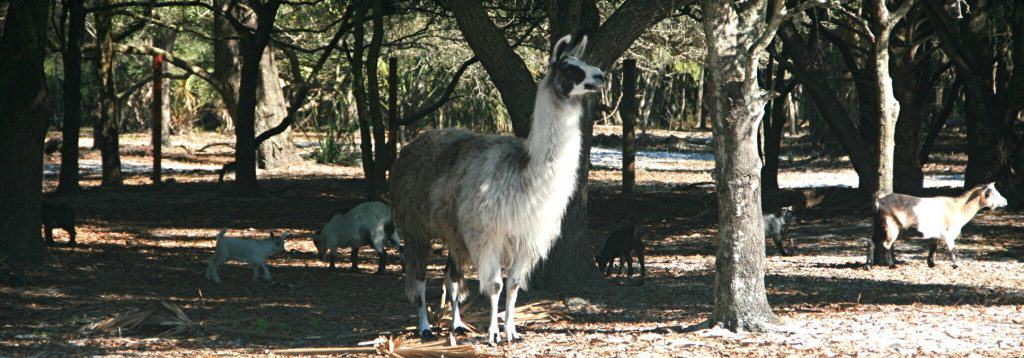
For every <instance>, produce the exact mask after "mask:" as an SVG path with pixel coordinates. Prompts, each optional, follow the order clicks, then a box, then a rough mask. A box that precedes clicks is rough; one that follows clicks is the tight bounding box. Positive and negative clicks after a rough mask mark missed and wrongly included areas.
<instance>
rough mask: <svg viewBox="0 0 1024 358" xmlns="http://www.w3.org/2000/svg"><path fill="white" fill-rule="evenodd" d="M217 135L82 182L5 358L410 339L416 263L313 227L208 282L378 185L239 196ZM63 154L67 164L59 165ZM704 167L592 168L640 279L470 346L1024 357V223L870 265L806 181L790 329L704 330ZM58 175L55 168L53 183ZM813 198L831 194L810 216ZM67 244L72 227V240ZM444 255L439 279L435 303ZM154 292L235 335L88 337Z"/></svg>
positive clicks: (784, 278) (594, 291)
mask: <svg viewBox="0 0 1024 358" xmlns="http://www.w3.org/2000/svg"><path fill="white" fill-rule="evenodd" d="M674 135H677V136H682V137H686V136H691V137H694V136H704V137H706V134H693V133H681V132H680V133H674ZM83 137H87V135H83ZM215 142H231V139H230V138H228V137H224V136H220V135H215V134H191V135H181V136H175V137H174V138H173V141H172V145H173V147H172V148H171V149H167V150H165V151H164V153H165V155H167V157H168V161H169V162H170V167H171V168H177V169H174V170H173V173H170V174H167V175H166V176H165V177H167V178H173V181H174V182H173V183H170V184H167V185H165V186H163V187H161V188H156V189H154V188H152V187H151V186H149V183H150V181H149V179H148V177H147V174H145V173H144V172H143V171H144V170H142V171H137V172H136V173H129V174H126V182H125V185H124V186H123V187H119V188H101V187H99V186H98V185H99V178H98V175H96V174H94V173H93V174H88V175H86V176H85V179H84V180H83V185H84V187H85V191H84V192H83V193H82V194H80V195H77V196H74V197H71V198H69V199H67V201H68V202H69V203H70V204H71V205H72V206H73V207H74V208H75V209H76V210H77V215H78V220H79V222H78V224H79V226H78V243H79V245H78V246H76V247H67V246H65V245H58V246H55V247H52V248H50V249H49V250H50V255H49V258H48V260H47V261H46V262H45V263H44V265H43V267H42V268H40V269H35V270H32V271H29V272H28V273H27V274H26V280H27V281H28V282H27V283H23V284H16V285H11V284H0V356H66V355H76V356H86V355H88V356H94V355H95V356H223V355H228V356H234V355H253V356H265V355H270V351H271V350H274V349H281V348H294V347H324V346H348V345H354V344H356V343H358V342H361V341H366V340H370V339H373V338H375V337H376V336H377V333H378V332H391V333H393V334H398V335H404V336H407V337H409V338H410V339H411V337H412V333H411V332H409V331H404V330H403V328H404V327H406V326H409V325H412V324H414V323H415V319H414V315H415V310H414V308H413V307H412V306H410V304H409V303H407V302H406V301H405V298H404V295H403V293H402V289H401V287H402V286H401V284H400V281H401V274H400V272H399V271H400V265H399V264H391V265H389V267H388V273H387V274H385V275H377V274H374V271H375V269H376V266H377V259H376V255H374V254H372V250H370V249H368V248H366V249H364V250H362V252H361V258H362V261H361V263H360V272H358V273H350V272H348V271H346V270H336V271H330V270H328V269H327V267H326V264H324V263H322V262H320V261H317V260H316V259H315V257H314V256H315V255H314V253H315V249H314V247H313V245H312V243H311V242H310V241H309V240H308V239H306V238H297V239H293V240H290V241H289V242H288V243H287V244H286V250H287V251H286V252H285V253H283V254H281V255H280V256H278V257H276V258H274V259H272V260H271V262H270V264H271V269H270V270H271V273H272V274H273V277H274V282H273V283H271V284H267V283H258V284H253V283H252V282H251V281H250V270H249V267H248V266H247V265H244V264H237V263H230V264H227V265H225V266H223V267H222V268H221V273H220V276H221V278H222V279H223V280H224V283H223V284H221V285H216V284H213V283H211V282H209V281H207V280H206V279H204V278H203V275H202V270H203V268H204V267H205V260H206V259H207V258H208V257H209V256H210V255H211V254H212V252H213V246H214V236H215V234H216V232H217V231H218V229H219V228H222V227H226V228H229V229H230V232H229V235H232V236H246V237H254V238H264V237H266V236H267V235H268V234H267V233H268V232H269V231H275V232H277V233H281V232H284V231H288V232H290V233H291V234H293V236H295V235H297V236H302V235H308V234H310V233H311V232H313V230H315V229H317V228H318V227H319V226H320V225H321V224H322V223H323V222H324V221H326V220H327V219H328V218H329V217H330V216H331V214H332V213H334V212H336V211H339V210H344V209H347V208H350V207H352V206H354V205H355V204H357V203H358V202H359V201H360V199H361V195H362V191H363V188H364V185H363V183H362V182H361V181H360V179H359V178H360V177H361V171H360V169H359V168H358V167H341V166H329V165H320V164H315V163H313V162H312V161H309V160H307V161H306V162H304V163H301V164H297V165H294V166H292V167H289V168H284V169H277V170H271V171H260V172H259V177H260V179H261V184H262V185H263V187H264V188H265V189H266V192H267V194H268V195H267V196H266V197H264V198H235V197H231V196H228V195H226V194H227V185H225V187H219V186H218V185H217V176H216V174H215V173H214V172H213V170H212V168H215V167H217V166H219V165H220V164H223V163H225V162H227V161H229V160H230V153H231V151H232V150H231V149H230V148H227V147H223V146H221V147H213V148H209V149H207V150H205V151H202V152H199V151H198V149H199V148H201V147H203V146H204V145H206V144H209V143H215ZM122 143H123V145H124V149H123V154H124V158H123V160H125V162H126V163H127V166H128V167H130V166H133V165H134V166H136V168H137V169H138V168H143V169H144V168H145V165H146V163H148V161H149V159H148V157H146V156H145V155H146V153H147V145H146V137H145V136H144V135H134V134H131V135H125V136H124V137H123V139H122ZM81 144H82V146H83V157H82V159H83V160H89V159H92V160H95V159H98V156H99V154H98V152H96V151H92V150H89V149H88V147H89V143H87V141H84V140H83V142H82V143H81ZM705 150H710V148H706V149H705ZM940 157H941V158H944V159H942V160H938V161H937V162H938V163H937V164H929V166H928V167H927V171H928V173H929V174H935V175H941V174H948V173H951V172H956V171H957V170H962V165H963V164H962V159H963V158H962V156H956V155H948V156H944V157H943V156H940ZM58 161H59V155H55V156H54V157H50V158H47V162H48V163H50V164H53V165H56V164H57V162H58ZM783 164H784V169H783V172H782V174H781V175H782V176H783V177H800V176H804V175H806V174H807V173H809V172H815V173H822V172H824V173H828V172H834V171H842V170H845V169H844V168H842V166H841V165H835V164H834V163H823V162H820V161H801V160H799V158H798V160H797V161H796V162H795V163H792V164H787V163H786V162H784V163H783ZM694 166H695V168H694V169H690V170H676V171H641V172H640V173H639V174H638V180H639V183H638V189H637V190H638V192H637V193H636V194H635V195H633V196H630V197H624V196H622V195H621V194H619V192H618V190H617V188H618V185H619V182H618V180H619V178H620V176H619V173H617V172H616V171H614V170H607V169H600V170H595V171H594V172H592V174H591V183H592V184H591V188H590V194H589V200H590V201H589V202H590V207H589V215H590V233H591V237H592V238H593V243H594V247H595V250H596V249H597V248H599V247H600V245H602V244H603V241H604V237H605V236H606V235H607V233H608V232H609V231H611V230H612V229H613V228H614V227H615V226H616V225H617V224H618V223H619V222H620V220H621V219H622V218H623V217H625V216H634V217H638V218H641V220H642V222H643V223H644V225H645V227H647V229H648V230H650V231H651V232H652V233H653V234H654V235H653V236H652V239H651V240H650V241H649V242H648V243H647V244H648V252H647V271H648V277H647V279H646V280H645V281H644V283H643V285H635V286H631V285H622V284H621V283H622V282H630V283H633V282H636V281H628V280H627V281H623V280H622V279H621V278H613V279H610V280H601V281H600V282H598V283H597V284H595V285H592V286H587V287H582V288H577V289H573V290H564V291H559V290H545V289H537V290H531V291H529V292H526V293H523V294H521V295H520V304H521V305H522V304H529V303H534V302H544V303H546V304H547V306H546V309H547V310H548V311H550V312H551V313H557V314H558V315H559V316H560V317H564V318H563V319H561V320H559V321H557V322H553V323H532V324H531V323H526V324H523V325H522V326H521V328H520V331H521V332H523V336H524V338H525V341H524V342H521V343H515V344H511V345H501V346H499V347H494V348H491V347H486V346H484V337H483V335H482V334H472V335H470V336H468V337H465V338H462V339H460V342H461V343H463V344H477V345H481V346H483V347H484V348H485V349H488V350H491V351H494V352H499V353H502V354H505V355H507V356H514V357H522V356H581V357H582V356H623V357H625V356H630V357H632V356H794V355H795V356H886V357H888V356H1006V357H1019V356H1024V241H1022V240H1021V235H1020V233H1021V226H1022V225H1024V224H1022V223H1024V220H1022V219H1024V215H1022V214H1021V213H1020V212H1009V211H995V212H987V213H983V214H981V215H980V216H979V217H978V218H976V219H975V220H974V221H973V222H972V223H971V224H969V225H967V226H966V227H965V228H964V230H963V235H962V237H961V239H960V240H959V241H958V249H959V252H958V253H959V255H960V257H961V267H960V268H959V269H953V268H951V267H950V264H949V261H948V256H947V255H946V254H945V253H944V252H943V253H940V255H939V259H938V266H937V267H936V268H932V269H929V268H928V267H927V265H926V264H925V261H924V256H925V254H926V250H925V247H924V244H923V243H922V242H920V241H914V240H910V241H901V242H899V243H898V244H897V245H898V246H899V255H900V259H901V260H905V262H904V263H903V264H902V265H900V266H899V267H898V268H896V269H888V268H873V269H865V268H863V267H862V265H861V262H863V260H864V250H865V245H866V242H867V238H868V236H869V234H870V221H869V220H868V217H869V216H868V211H867V207H866V206H863V205H857V204H856V203H859V202H860V201H858V200H855V198H857V194H856V193H854V192H853V191H851V190H849V189H837V188H830V189H820V188H819V189H813V190H810V191H807V190H803V189H792V190H786V191H784V192H782V193H781V194H779V195H775V196H772V197H769V198H768V200H766V207H778V206H781V205H787V204H795V205H796V206H797V208H798V210H797V222H796V223H795V224H794V225H792V226H791V227H788V228H787V232H786V235H787V237H792V238H794V239H795V243H796V248H795V255H793V256H788V257H783V256H779V255H778V254H777V252H776V251H775V248H774V247H773V246H768V247H767V248H766V250H767V253H768V260H767V277H766V282H767V285H768V295H769V297H768V299H769V302H770V303H771V306H772V308H773V309H774V311H775V313H776V314H777V315H778V317H779V319H780V324H779V326H778V328H777V329H776V330H775V331H772V332H769V333H749V332H747V333H742V332H741V333H733V332H729V331H726V330H722V329H717V328H710V329H709V328H707V327H704V326H702V324H701V323H702V322H703V321H704V320H706V319H707V317H708V314H709V313H710V311H711V307H712V302H711V300H710V299H711V292H712V282H713V279H714V272H713V267H714V265H713V264H714V238H715V233H716V231H715V225H714V221H715V214H714V210H715V204H714V193H713V188H710V187H709V186H707V185H697V184H699V183H702V182H708V181H710V169H711V168H710V167H707V166H706V165H696V164H695V165H694ZM165 167H168V166H167V165H166V164H165ZM189 168H192V169H189ZM809 168H810V169H809ZM193 169H194V170H193ZM230 178H232V176H230V175H229V179H230ZM55 186H56V178H55V177H54V176H52V175H48V176H47V178H46V182H45V189H46V190H47V191H52V190H54V189H55ZM935 192H936V193H939V192H955V190H952V191H950V190H946V191H942V190H936V191H935ZM807 197H811V198H812V199H813V200H811V201H820V202H817V203H815V205H813V206H811V207H807V205H806V204H807V202H808V200H807ZM65 240H66V236H65V234H64V233H63V232H62V231H59V233H58V234H57V241H58V242H60V243H63V242H65ZM769 245H770V243H769ZM348 264H349V259H348V255H347V253H346V254H343V255H341V257H340V265H341V267H342V268H345V267H347V266H348ZM441 264H442V263H441V262H440V261H439V260H438V261H437V262H435V265H434V266H432V267H431V268H432V269H431V271H430V275H431V276H430V282H429V283H428V285H429V286H428V287H429V290H430V291H432V292H431V295H432V296H434V298H433V299H432V301H431V302H434V303H436V302H437V296H438V295H439V294H440V292H439V291H440V286H441V281H440V277H441V267H442V265H441ZM158 301H167V302H171V303H174V304H176V305H178V306H180V307H182V309H183V310H184V311H185V312H186V313H187V314H188V316H189V317H190V318H191V319H192V320H194V321H196V322H199V323H200V324H203V325H207V326H210V327H221V328H223V329H221V330H213V329H211V330H203V331H200V332H195V333H193V334H189V335H187V336H183V337H170V338H154V337H153V335H152V334H149V333H145V332H112V333H108V334H103V335H85V334H82V333H80V332H79V329H80V328H81V327H82V326H83V325H85V324H87V323H90V322H95V321H97V320H100V319H103V318H106V317H110V316H112V315H114V314H116V313H119V312H125V311H128V310H130V309H132V308H137V307H142V306H145V305H146V304H148V303H152V302H158ZM477 306H482V305H477ZM232 332H233V333H232ZM443 335H444V336H447V332H445V333H443Z"/></svg>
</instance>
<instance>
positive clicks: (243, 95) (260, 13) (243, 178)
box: [228, 1, 281, 195]
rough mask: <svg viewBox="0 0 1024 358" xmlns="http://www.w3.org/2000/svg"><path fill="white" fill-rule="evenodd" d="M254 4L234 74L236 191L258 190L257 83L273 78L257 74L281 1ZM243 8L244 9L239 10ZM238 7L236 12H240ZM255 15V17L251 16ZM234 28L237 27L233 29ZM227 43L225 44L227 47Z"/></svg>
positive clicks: (243, 35)
mask: <svg viewBox="0 0 1024 358" xmlns="http://www.w3.org/2000/svg"><path fill="white" fill-rule="evenodd" d="M251 5H253V6H254V8H253V9H252V11H251V12H250V14H251V15H250V16H248V19H249V20H247V21H251V22H254V23H255V24H256V26H255V29H256V31H255V33H254V34H243V33H241V32H240V31H236V33H239V34H240V35H241V36H242V40H241V42H240V46H239V47H236V49H237V48H241V57H240V59H241V71H240V72H239V75H238V97H237V99H238V102H237V103H238V107H237V109H236V110H235V113H236V116H235V117H234V120H235V142H236V144H235V164H236V166H235V186H234V191H235V194H237V195H254V194H257V193H259V192H260V187H259V183H258V182H257V180H256V162H257V161H256V117H257V113H258V105H259V102H261V101H260V100H261V98H259V93H260V87H261V86H260V84H261V82H263V81H274V82H275V83H276V81H277V78H273V79H269V78H267V79H264V78H261V73H262V72H263V71H262V70H263V68H262V67H261V63H263V61H262V60H263V58H264V57H265V56H266V51H267V50H268V49H269V48H268V47H267V44H268V43H269V42H270V33H271V32H272V31H273V29H274V21H275V20H276V18H277V10H278V8H279V7H280V5H281V3H280V2H278V1H268V2H266V3H257V2H253V3H251ZM242 11H244V10H242ZM242 11H240V12H242ZM253 17H255V18H253ZM234 30H237V29H234ZM230 47H231V46H228V48H229V49H230Z"/></svg>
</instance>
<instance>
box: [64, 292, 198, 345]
mask: <svg viewBox="0 0 1024 358" xmlns="http://www.w3.org/2000/svg"><path fill="white" fill-rule="evenodd" d="M198 327H199V326H198V325H197V324H196V323H195V322H193V321H192V320H191V319H189V318H188V315H186V314H185V312H184V311H182V310H181V307H178V305H175V304H173V303H170V302H166V301H160V302H157V303H152V304H149V305H148V306H146V307H143V308H141V309H133V310H131V311H128V312H126V313H121V314H116V315H114V316H113V317H110V318H107V319H104V320H102V321H99V322H95V323H90V324H86V325H85V326H83V327H82V328H81V329H79V332H81V333H83V334H101V333H106V332H111V331H114V330H118V331H120V330H142V329H151V328H159V329H162V331H161V332H160V333H159V334H157V335H156V337H166V336H175V335H180V334H183V333H186V332H191V331H194V330H196V329H197V328H198Z"/></svg>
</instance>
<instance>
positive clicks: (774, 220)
mask: <svg viewBox="0 0 1024 358" xmlns="http://www.w3.org/2000/svg"><path fill="white" fill-rule="evenodd" d="M791 222H793V207H792V206H787V207H783V208H782V209H780V210H779V213H778V214H775V213H772V214H768V215H765V216H764V236H766V237H771V238H772V241H774V242H775V247H777V248H778V249H779V254H781V255H782V256H789V255H790V253H789V252H786V248H785V247H783V246H782V228H783V227H784V226H786V224H789V223H791ZM789 248H790V249H793V238H792V237H790V238H789Z"/></svg>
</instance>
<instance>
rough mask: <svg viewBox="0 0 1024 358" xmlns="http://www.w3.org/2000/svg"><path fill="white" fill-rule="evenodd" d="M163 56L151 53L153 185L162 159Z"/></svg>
mask: <svg viewBox="0 0 1024 358" xmlns="http://www.w3.org/2000/svg"><path fill="white" fill-rule="evenodd" d="M163 77H164V56H163V55H153V101H152V103H151V105H150V106H151V107H150V110H151V115H150V126H151V129H152V131H153V132H152V136H151V139H150V141H151V145H150V147H151V148H152V152H153V173H152V174H151V176H150V178H151V179H152V181H153V185H157V186H158V185H160V181H161V178H160V175H161V174H162V173H161V171H162V169H161V167H162V164H163V163H162V160H163V140H164V137H163V130H164V114H163V112H164V91H163V86H164V78H163Z"/></svg>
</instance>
